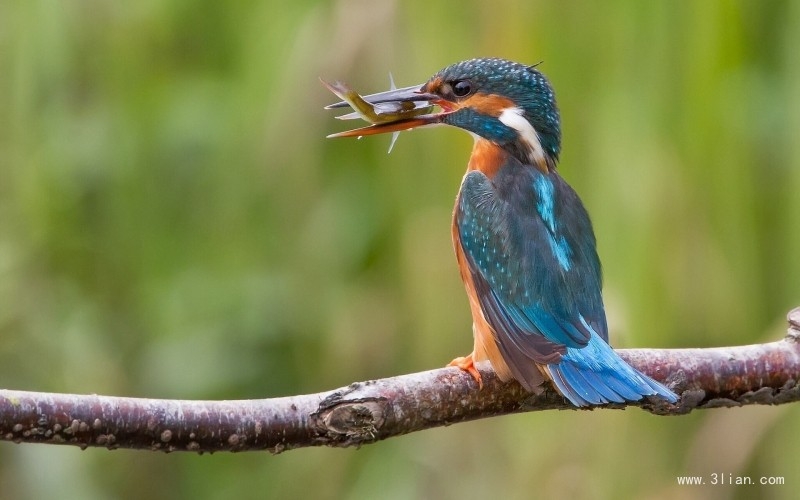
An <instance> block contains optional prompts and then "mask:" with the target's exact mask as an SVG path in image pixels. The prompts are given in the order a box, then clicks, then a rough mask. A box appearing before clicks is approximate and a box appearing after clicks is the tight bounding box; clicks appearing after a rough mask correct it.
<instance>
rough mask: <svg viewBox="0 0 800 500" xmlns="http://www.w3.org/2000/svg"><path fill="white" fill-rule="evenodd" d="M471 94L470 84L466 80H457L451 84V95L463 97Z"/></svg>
mask: <svg viewBox="0 0 800 500" xmlns="http://www.w3.org/2000/svg"><path fill="white" fill-rule="evenodd" d="M470 92H472V84H471V83H469V82H468V81H466V80H459V81H457V82H455V83H454V84H453V95H455V96H456V97H465V96H467V95H469V93H470Z"/></svg>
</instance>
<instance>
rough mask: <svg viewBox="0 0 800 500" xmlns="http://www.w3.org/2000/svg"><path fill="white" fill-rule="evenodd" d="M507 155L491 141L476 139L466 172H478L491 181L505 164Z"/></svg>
mask: <svg viewBox="0 0 800 500" xmlns="http://www.w3.org/2000/svg"><path fill="white" fill-rule="evenodd" d="M507 154H508V153H506V152H505V151H504V150H503V148H501V147H500V146H498V145H496V144H495V143H493V142H491V141H487V140H486V139H480V138H479V139H476V140H475V145H474V146H473V147H472V155H470V157H469V164H468V165H467V170H468V171H472V170H478V171H480V172H483V175H485V176H486V177H488V178H490V179H491V178H492V177H494V176H495V174H496V173H497V171H498V170H500V167H502V166H503V164H504V163H505V161H506V155H507Z"/></svg>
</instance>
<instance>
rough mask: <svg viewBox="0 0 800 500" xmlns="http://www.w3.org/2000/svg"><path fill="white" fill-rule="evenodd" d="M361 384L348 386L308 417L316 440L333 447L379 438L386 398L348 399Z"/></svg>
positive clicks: (332, 395)
mask: <svg viewBox="0 0 800 500" xmlns="http://www.w3.org/2000/svg"><path fill="white" fill-rule="evenodd" d="M360 387H361V384H351V385H350V386H349V387H347V389H346V390H343V391H337V392H335V393H333V394H331V395H330V396H328V397H327V398H325V399H323V400H322V402H320V404H319V409H318V410H317V411H316V412H315V413H313V414H311V420H312V422H313V424H314V428H315V430H316V431H317V434H318V438H317V439H318V440H320V441H323V442H325V443H326V444H330V445H333V444H336V445H337V446H360V445H361V444H364V443H371V442H373V441H377V440H378V439H379V436H378V433H379V431H380V429H381V428H382V427H383V424H384V423H385V422H386V408H387V403H386V398H382V397H360V398H359V397H352V396H353V394H354V393H356V392H357V391H358V389H359V388H360Z"/></svg>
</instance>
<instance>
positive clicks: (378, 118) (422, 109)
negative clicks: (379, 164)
mask: <svg viewBox="0 0 800 500" xmlns="http://www.w3.org/2000/svg"><path fill="white" fill-rule="evenodd" d="M322 83H323V84H324V85H325V86H326V87H328V89H329V90H330V91H331V92H333V93H334V94H336V95H337V96H338V97H340V98H341V99H343V101H341V102H337V103H335V104H331V105H329V106H326V107H325V109H336V108H344V107H347V106H350V107H351V108H353V110H354V112H353V113H349V114H346V115H342V116H339V117H338V118H339V119H342V120H351V119H358V118H361V119H363V120H365V121H368V122H370V123H371V125H370V126H368V127H362V128H359V129H355V130H348V131H345V132H339V133H337V134H331V135H329V136H328V137H361V136H364V135H375V134H383V133H387V132H400V131H402V130H410V129H412V128H416V127H422V126H425V125H433V124H437V123H440V122H441V116H442V114H443V113H431V111H432V110H433V106H434V105H437V104H439V102H440V99H441V97H439V96H438V95H436V94H431V93H428V92H426V91H425V85H414V86H411V87H405V88H402V89H392V90H387V91H386V92H380V93H377V94H370V95H367V96H361V95H359V94H358V93H356V92H355V91H353V90H350V88H349V87H347V86H346V85H345V84H343V83H341V82H336V83H332V84H331V83H327V82H325V81H323V82H322Z"/></svg>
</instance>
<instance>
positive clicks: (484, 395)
mask: <svg viewBox="0 0 800 500" xmlns="http://www.w3.org/2000/svg"><path fill="white" fill-rule="evenodd" d="M788 319H789V333H788V335H787V336H786V338H784V339H783V340H780V341H778V342H771V343H767V344H758V345H749V346H739V347H719V348H710V349H624V350H620V351H618V352H619V354H620V356H622V357H623V358H624V359H625V360H626V361H628V362H629V363H630V364H631V365H633V366H635V367H636V368H638V369H639V370H641V371H642V372H644V373H646V374H648V375H650V376H652V377H653V378H655V379H657V380H660V381H662V382H664V383H666V384H667V385H668V386H669V387H670V388H672V389H673V390H674V391H675V392H676V393H678V394H679V395H680V396H681V398H680V400H679V401H678V403H677V404H675V405H671V404H668V403H665V402H664V401H661V400H655V399H652V400H646V401H642V402H638V403H630V404H628V405H621V404H614V405H604V406H601V407H598V408H624V407H625V406H638V407H640V408H642V409H644V410H646V411H649V412H652V413H654V414H658V415H683V414H686V413H689V412H690V411H692V410H694V409H696V408H718V407H730V406H741V405H748V404H783V403H789V402H794V401H799V400H800V385H798V380H800V308H796V309H794V310H792V311H791V312H790V313H789V317H788ZM479 369H480V372H481V375H482V376H483V381H484V386H483V389H481V390H478V387H477V386H476V384H475V382H474V381H473V379H472V378H471V377H470V376H469V375H467V374H465V373H463V372H461V371H460V370H458V369H456V368H441V369H438V370H431V371H427V372H421V373H413V374H409V375H402V376H398V377H391V378H386V379H381V380H372V381H368V382H356V383H353V384H351V385H349V386H347V387H343V388H340V389H336V390H333V391H329V392H323V393H319V394H310V395H303V396H292V397H284V398H273V399H261V400H246V401H178V400H157V399H138V398H122V397H110V396H97V395H75V394H51V393H36V392H23V391H12V390H0V438H2V439H3V440H6V441H13V442H15V443H48V444H71V445H75V446H79V447H81V448H86V447H89V446H93V447H105V448H108V449H115V448H131V449H144V450H154V451H165V452H170V451H193V452H200V453H202V452H214V451H248V450H268V451H270V452H272V453H280V452H282V451H285V450H289V449H292V448H301V447H305V446H336V447H346V446H360V445H362V444H368V443H372V442H375V441H380V440H382V439H386V438H389V437H392V436H398V435H402V434H407V433H409V432H414V431H419V430H423V429H429V428H432V427H438V426H442V425H450V424H454V423H457V422H463V421H467V420H474V419H479V418H486V417H492V416H497V415H505V414H510V413H518V412H526V411H540V410H552V409H561V410H564V409H574V408H573V407H572V406H571V405H570V404H569V403H568V402H566V401H565V400H564V399H563V398H562V397H560V396H559V395H558V394H557V393H555V391H554V390H553V389H552V388H551V387H550V386H546V387H545V389H544V390H543V391H542V393H541V394H531V393H528V392H526V391H525V390H524V389H522V387H521V386H520V385H519V384H517V383H516V382H510V383H503V382H500V381H499V380H498V379H497V377H496V376H495V374H494V372H493V371H492V370H491V368H490V367H488V366H487V365H480V366H479Z"/></svg>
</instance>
